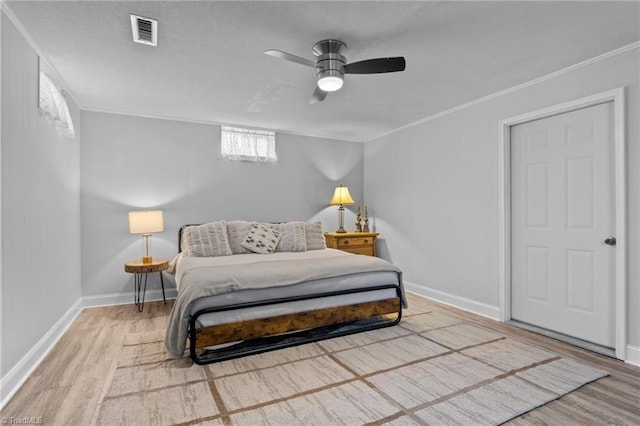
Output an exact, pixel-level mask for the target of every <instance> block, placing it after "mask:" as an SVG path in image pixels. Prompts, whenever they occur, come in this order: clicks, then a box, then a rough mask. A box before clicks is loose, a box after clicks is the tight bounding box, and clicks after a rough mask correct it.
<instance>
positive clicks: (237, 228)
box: [227, 220, 253, 254]
mask: <svg viewBox="0 0 640 426" xmlns="http://www.w3.org/2000/svg"><path fill="white" fill-rule="evenodd" d="M252 223H253V222H249V221H247V220H232V221H230V222H227V234H228V235H229V246H230V247H231V252H232V253H233V254H247V253H252V251H251V250H247V249H246V248H244V247H242V245H241V243H242V241H243V240H244V238H245V237H246V236H247V234H248V233H249V230H250V229H251V224H252Z"/></svg>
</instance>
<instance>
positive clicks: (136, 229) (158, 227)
mask: <svg viewBox="0 0 640 426" xmlns="http://www.w3.org/2000/svg"><path fill="white" fill-rule="evenodd" d="M162 231H164V221H163V219H162V211H161V210H141V211H135V212H129V232H130V233H131V234H152V233H154V232H162Z"/></svg>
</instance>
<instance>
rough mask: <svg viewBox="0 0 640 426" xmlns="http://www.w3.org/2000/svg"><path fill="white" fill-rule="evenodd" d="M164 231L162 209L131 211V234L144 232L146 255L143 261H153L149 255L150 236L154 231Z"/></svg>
mask: <svg viewBox="0 0 640 426" xmlns="http://www.w3.org/2000/svg"><path fill="white" fill-rule="evenodd" d="M162 231H164V222H163V219H162V211H161V210H141V211H134V212H129V232H130V233H131V234H142V238H144V257H143V258H142V263H152V262H153V258H152V257H151V256H149V237H150V236H151V234H153V233H154V232H162Z"/></svg>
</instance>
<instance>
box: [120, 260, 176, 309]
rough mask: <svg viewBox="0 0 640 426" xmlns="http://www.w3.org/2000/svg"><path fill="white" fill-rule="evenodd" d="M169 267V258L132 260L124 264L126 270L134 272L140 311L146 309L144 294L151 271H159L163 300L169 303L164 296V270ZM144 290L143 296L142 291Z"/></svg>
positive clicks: (137, 302) (135, 296)
mask: <svg viewBox="0 0 640 426" xmlns="http://www.w3.org/2000/svg"><path fill="white" fill-rule="evenodd" d="M168 268H169V261H168V260H167V259H153V260H152V261H151V263H142V260H132V261H130V262H127V263H125V264H124V271H125V272H129V273H130V274H134V285H135V289H134V302H135V304H136V306H137V307H138V312H142V310H143V309H144V295H145V293H146V292H147V277H148V275H149V274H150V273H153V272H157V273H159V274H160V284H161V285H162V300H163V301H164V302H165V303H167V299H166V298H165V297H164V280H163V278H162V271H164V270H166V269H168ZM143 275H144V288H143V286H142V277H143ZM141 290H142V298H141V297H140V291H141Z"/></svg>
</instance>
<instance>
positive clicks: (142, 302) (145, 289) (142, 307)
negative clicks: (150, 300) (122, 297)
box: [138, 274, 149, 312]
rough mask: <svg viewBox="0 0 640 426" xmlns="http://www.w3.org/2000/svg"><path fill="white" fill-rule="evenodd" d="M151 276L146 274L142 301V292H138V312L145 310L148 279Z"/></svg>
mask: <svg viewBox="0 0 640 426" xmlns="http://www.w3.org/2000/svg"><path fill="white" fill-rule="evenodd" d="M148 277H149V274H144V289H143V290H142V300H140V292H139V291H138V302H139V303H138V312H142V310H143V309H144V296H145V294H146V293H147V278H148ZM140 284H142V274H140Z"/></svg>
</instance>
